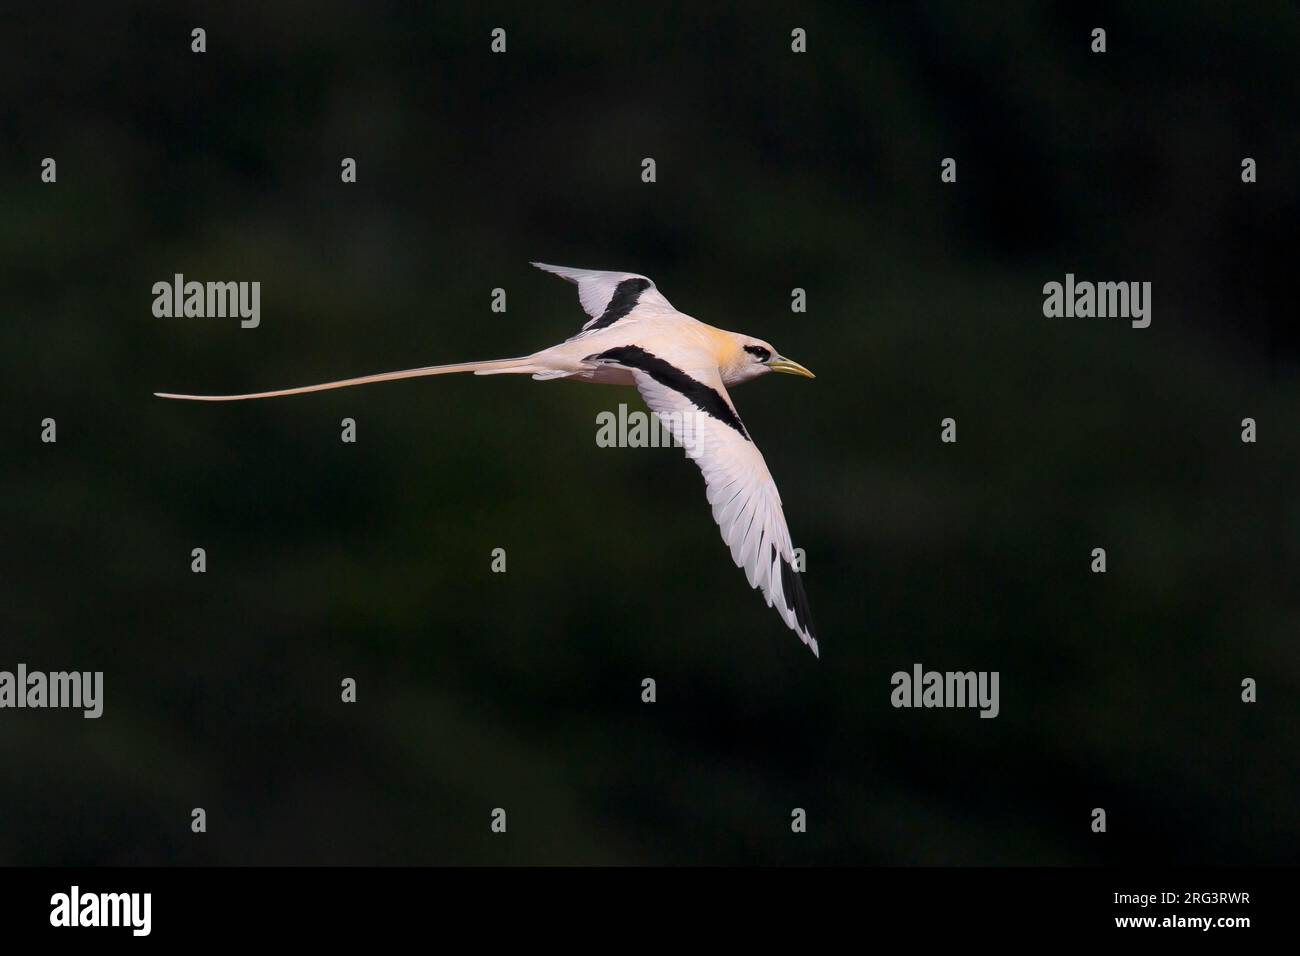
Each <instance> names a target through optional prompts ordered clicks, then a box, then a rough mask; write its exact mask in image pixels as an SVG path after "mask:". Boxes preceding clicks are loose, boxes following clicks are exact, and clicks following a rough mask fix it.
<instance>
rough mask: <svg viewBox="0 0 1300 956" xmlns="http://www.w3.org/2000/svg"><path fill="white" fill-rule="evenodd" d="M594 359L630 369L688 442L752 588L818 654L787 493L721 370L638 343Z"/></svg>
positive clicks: (658, 410)
mask: <svg viewBox="0 0 1300 956" xmlns="http://www.w3.org/2000/svg"><path fill="white" fill-rule="evenodd" d="M588 361H592V362H596V363H609V364H615V365H620V366H622V367H624V368H627V369H630V370H631V371H632V373H633V377H634V378H635V380H636V386H637V389H638V390H639V391H640V392H641V396H642V397H643V398H644V399H645V402H646V404H647V405H649V406H650V408H651V410H652V411H654V412H655V414H657V415H658V416H659V418H660V419H661V420H662V421H663V422H664V424H665V425H666V426H667V427H668V429H669V430H670V432H671V434H672V435H673V437H674V438H676V439H677V440H678V441H680V442H681V443H682V446H683V447H684V449H685V451H686V454H687V456H688V457H690V458H691V459H693V460H694V462H695V463H696V464H697V465H698V466H699V468H700V471H701V472H702V473H703V475H704V483H705V485H706V486H707V488H708V497H709V504H710V505H712V506H713V519H714V520H715V521H717V523H718V527H719V529H721V531H722V540H723V541H725V542H726V543H727V546H728V547H729V548H731V557H732V558H733V559H734V560H735V562H736V566H737V567H740V568H743V569H744V571H745V576H746V577H747V578H748V579H749V585H750V587H755V588H760V589H761V590H762V592H763V596H764V597H765V598H766V599H767V603H768V605H769V606H770V607H775V608H776V610H777V613H778V614H780V615H781V617H782V619H784V621H785V622H786V624H788V625H789V626H790V628H791V629H792V630H793V631H794V632H795V633H796V634H798V635H799V638H800V639H801V640H802V641H803V642H804V643H805V644H807V645H808V647H809V648H810V649H811V650H812V652H813V654H818V648H817V638H816V635H815V634H814V633H813V624H812V615H811V613H810V612H809V608H808V596H807V595H806V594H805V592H804V588H803V581H802V580H801V579H800V576H799V573H798V572H797V571H795V569H794V548H793V547H792V545H791V543H790V531H789V529H788V528H787V527H786V523H785V513H784V512H783V511H782V510H781V495H780V494H779V493H778V492H777V490H776V482H774V481H773V480H772V474H771V472H769V471H768V470H767V463H766V462H765V461H764V460H763V454H762V452H760V451H759V450H758V447H757V446H756V445H755V444H754V442H753V440H752V439H751V438H750V437H749V432H748V431H746V429H745V426H744V424H743V423H742V422H741V420H740V416H739V415H737V414H736V409H735V407H734V406H733V405H732V404H731V398H730V396H729V395H728V394H727V389H726V386H725V385H723V383H722V378H721V376H719V374H718V370H717V368H716V367H708V368H704V369H690V368H679V367H677V366H675V365H673V364H672V363H670V362H668V361H665V360H664V359H662V358H660V357H659V356H657V355H654V354H653V353H651V352H649V351H647V350H645V349H642V348H639V347H637V346H635V345H629V346H623V347H620V348H614V349H610V350H608V351H605V352H602V353H600V354H598V355H593V356H591V357H590V358H589V359H588Z"/></svg>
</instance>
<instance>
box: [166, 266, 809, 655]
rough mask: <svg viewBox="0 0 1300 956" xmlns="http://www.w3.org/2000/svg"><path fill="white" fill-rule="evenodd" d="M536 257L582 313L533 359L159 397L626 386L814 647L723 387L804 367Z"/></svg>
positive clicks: (784, 537)
mask: <svg viewBox="0 0 1300 956" xmlns="http://www.w3.org/2000/svg"><path fill="white" fill-rule="evenodd" d="M533 264H534V265H535V266H537V267H538V268H540V269H545V270H546V271H548V272H553V273H555V274H556V275H559V276H561V277H563V278H565V279H568V280H569V281H570V282H573V283H575V284H576V285H577V286H578V297H579V300H580V301H581V303H582V307H583V309H584V310H585V311H586V312H587V314H588V315H589V316H590V320H589V321H588V322H587V323H586V325H584V326H583V327H582V330H581V331H579V332H578V334H576V335H574V336H573V337H572V338H570V339H567V340H566V341H564V342H561V343H560V344H559V345H554V346H551V347H550V348H547V349H542V350H541V351H539V352H534V353H533V354H532V355H526V356H522V357H520V358H514V359H500V360H496V361H490V362H465V363H461V364H457V365H435V366H428V367H425V368H417V369H408V370H405V371H401V372H383V373H380V374H378V375H367V376H362V377H360V378H351V379H342V380H340V381H337V382H326V383H323V384H320V385H308V386H302V387H300V388H288V389H279V390H277V391H271V392H256V393H252V394H248V395H178V394H172V393H162V392H159V393H157V394H158V395H160V396H161V397H164V398H182V399H191V400H196V401H239V400H244V399H253V398H273V397H276V396H283V395H297V394H304V393H308V392H317V391H323V390H325V389H332V388H345V387H348V386H352V385H364V384H369V383H373V382H384V381H392V380H394V379H402V378H421V377H425V376H430V375H448V374H453V373H457V372H473V373H474V374H475V375H532V377H533V378H535V379H538V380H543V381H544V380H550V379H570V380H576V381H583V382H594V383H598V384H603V385H633V386H635V387H636V388H637V389H638V390H639V391H640V392H641V395H642V397H643V398H644V399H645V401H646V404H647V405H649V406H650V408H651V410H652V411H654V412H655V413H656V414H658V415H659V417H660V418H661V419H662V420H663V421H664V422H665V424H666V425H667V426H668V427H669V429H670V430H671V431H672V433H673V434H674V436H675V437H676V438H678V440H679V441H681V443H682V445H683V446H684V448H685V449H686V454H687V455H688V456H689V457H690V458H692V459H693V460H694V461H695V463H696V464H697V465H699V467H700V470H701V472H702V473H703V474H704V480H705V483H706V484H707V486H708V497H709V503H710V504H711V505H712V506H713V516H714V519H715V520H716V521H717V522H718V526H719V528H720V530H721V532H722V537H723V540H724V541H725V542H726V543H727V545H728V546H729V547H730V549H731V554H732V557H733V559H734V560H735V562H736V564H737V565H738V566H739V567H741V568H743V569H744V571H745V574H746V577H747V578H748V579H749V583H750V586H751V587H756V588H759V589H760V590H761V591H762V593H763V596H764V597H765V598H766V600H767V603H768V604H769V605H772V606H773V607H775V608H776V609H777V611H778V612H779V613H780V614H781V616H782V618H783V619H784V620H785V621H786V623H787V624H788V625H789V626H790V627H791V628H792V629H793V630H794V631H795V633H797V634H798V635H799V637H800V639H801V640H803V642H804V643H805V644H807V645H808V646H809V648H810V649H811V650H812V652H813V653H814V654H817V653H818V645H817V639H816V638H815V637H814V635H813V631H812V621H811V617H810V615H809V612H808V604H807V598H806V597H805V595H804V591H803V584H802V582H801V581H800V578H799V573H798V572H797V571H796V570H795V560H794V549H793V547H792V546H791V543H790V533H789V531H788V530H787V528H786V522H785V515H784V513H783V511H782V507H781V496H780V494H779V493H778V492H777V490H776V484H775V482H773V480H772V476H771V473H770V472H769V471H768V469H767V464H766V462H765V461H764V460H763V456H762V454H761V453H760V452H759V450H758V448H757V446H755V445H754V443H753V440H752V439H751V438H750V436H749V432H748V430H747V429H746V428H745V426H744V424H743V423H742V422H741V421H740V417H739V415H738V414H737V413H736V409H735V406H734V405H733V404H732V402H731V396H730V395H729V394H728V393H727V386H729V385H733V386H734V385H738V384H740V383H742V382H745V381H748V380H749V379H752V378H756V377H758V376H759V375H763V374H765V373H767V372H769V371H782V372H793V373H795V374H799V375H804V376H807V377H810V378H811V377H812V373H810V372H809V371H808V370H807V369H805V368H803V366H801V365H799V364H798V363H796V362H792V361H790V360H789V359H785V358H782V357H781V356H780V355H778V354H777V352H776V350H775V349H773V348H772V347H771V346H770V345H769V344H768V343H766V342H763V341H762V340H760V339H755V338H753V337H752V336H746V335H741V334H739V333H735V332H728V331H725V330H723V329H718V328H714V327H713V326H711V325H706V324H705V323H703V322H700V321H698V320H696V319H693V318H691V317H690V316H689V315H685V314H684V313H682V312H678V311H677V310H676V309H675V308H673V306H672V305H671V303H669V302H668V300H667V299H665V298H664V297H663V295H661V294H660V292H659V290H658V289H657V288H655V285H654V283H653V282H651V281H650V280H649V279H647V278H646V277H645V276H640V275H635V274H632V273H626V272H597V271H591V270H585V269H570V268H566V267H563V266H550V265H544V264H542V263H533Z"/></svg>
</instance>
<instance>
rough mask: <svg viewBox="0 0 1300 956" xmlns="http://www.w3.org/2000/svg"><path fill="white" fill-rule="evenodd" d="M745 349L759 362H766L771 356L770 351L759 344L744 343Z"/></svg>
mask: <svg viewBox="0 0 1300 956" xmlns="http://www.w3.org/2000/svg"><path fill="white" fill-rule="evenodd" d="M745 351H746V352H748V353H749V354H750V355H752V356H754V358H756V359H758V360H759V361H760V362H766V361H767V360H768V359H770V358H771V357H772V353H771V352H769V351H768V350H767V349H765V348H763V346H761V345H746V346H745Z"/></svg>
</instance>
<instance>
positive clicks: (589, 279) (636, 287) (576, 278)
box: [530, 262, 677, 338]
mask: <svg viewBox="0 0 1300 956" xmlns="http://www.w3.org/2000/svg"><path fill="white" fill-rule="evenodd" d="M530 264H531V265H534V266H536V267H537V268H539V269H543V270H545V271H546V272H553V273H555V274H556V275H557V276H560V277H561V278H564V279H568V280H569V281H570V282H572V283H573V284H574V285H576V286H577V287H578V301H579V302H581V303H582V310H583V311H584V312H586V313H587V314H588V315H589V316H591V318H590V319H589V320H588V321H587V324H586V325H584V326H583V327H582V331H581V332H579V333H578V335H575V336H574V338H578V337H579V336H581V335H583V334H585V333H587V332H595V331H596V330H598V329H607V328H609V327H610V326H611V325H613V324H614V323H615V322H617V321H619V320H620V319H626V318H629V317H632V318H636V317H639V316H642V315H671V314H673V313H675V312H676V311H677V310H676V309H674V308H673V305H672V303H671V302H669V301H668V300H667V299H665V298H664V297H663V295H662V294H660V292H659V290H658V289H656V288H655V284H654V283H653V282H651V281H650V280H649V279H647V278H646V277H645V276H639V275H636V274H635V273H632V272H594V271H592V270H590V269H570V268H568V267H567V266H549V265H547V264H546V263H544V262H533V263H530Z"/></svg>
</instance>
